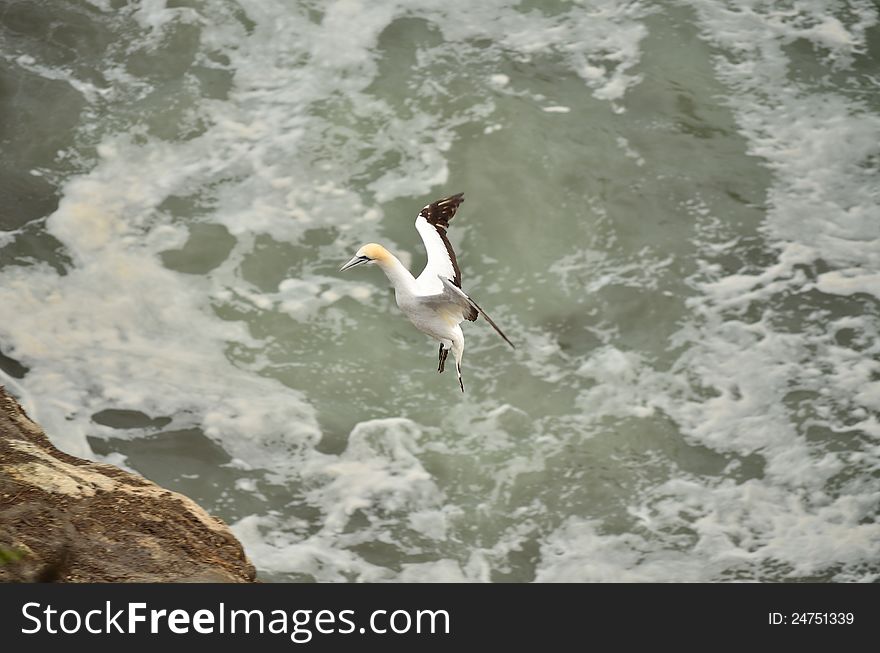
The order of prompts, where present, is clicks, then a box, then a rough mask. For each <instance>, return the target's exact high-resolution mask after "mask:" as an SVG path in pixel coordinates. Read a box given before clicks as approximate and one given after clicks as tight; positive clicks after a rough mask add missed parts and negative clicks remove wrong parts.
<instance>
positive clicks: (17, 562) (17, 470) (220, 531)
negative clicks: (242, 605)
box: [0, 386, 255, 583]
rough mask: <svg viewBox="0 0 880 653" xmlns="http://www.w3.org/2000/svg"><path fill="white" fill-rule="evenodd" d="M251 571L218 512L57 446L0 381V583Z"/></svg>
mask: <svg viewBox="0 0 880 653" xmlns="http://www.w3.org/2000/svg"><path fill="white" fill-rule="evenodd" d="M254 577H255V570H254V567H253V565H251V564H250V562H249V561H248V559H247V557H246V556H245V554H244V550H243V549H242V547H241V544H240V543H239V542H238V540H236V539H235V536H234V535H233V534H232V532H231V531H230V530H229V528H228V527H227V526H226V524H224V523H223V522H222V521H221V520H220V519H218V518H216V517H212V516H211V515H209V514H208V513H207V512H205V511H204V510H203V509H202V508H200V507H199V506H198V505H197V504H196V503H194V502H193V501H192V500H191V499H189V498H187V497H185V496H183V495H182V494H178V493H176V492H169V491H168V490H166V489H165V488H162V487H159V486H158V485H156V484H155V483H152V482H150V481H148V480H146V479H144V478H142V477H140V476H137V475H135V474H131V473H129V472H126V471H123V470H121V469H119V468H117V467H114V466H112V465H106V464H100V463H95V462H92V461H88V460H82V459H80V458H75V457H74V456H70V455H68V454H65V453H64V452H62V451H59V450H58V449H56V448H55V447H54V446H53V445H52V444H51V443H50V442H49V440H48V438H47V437H46V435H45V433H43V431H42V429H41V428H40V427H39V426H37V425H36V424H35V423H34V422H32V421H31V420H30V418H29V417H28V416H27V415H26V414H25V412H24V410H23V409H22V408H21V406H20V405H19V404H18V402H17V401H15V399H13V398H12V397H10V396H9V395H8V394H7V393H6V391H5V390H4V389H3V387H2V386H0V581H7V582H9V581H11V582H86V583H101V582H142V583H143V582H145V583H150V582H212V583H218V582H221V583H222V582H226V583H244V582H252V581H253V580H254Z"/></svg>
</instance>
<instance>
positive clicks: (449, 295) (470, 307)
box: [423, 275, 516, 349]
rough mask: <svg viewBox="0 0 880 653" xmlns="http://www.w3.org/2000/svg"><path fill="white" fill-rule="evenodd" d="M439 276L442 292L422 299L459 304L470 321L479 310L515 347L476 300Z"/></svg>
mask: <svg viewBox="0 0 880 653" xmlns="http://www.w3.org/2000/svg"><path fill="white" fill-rule="evenodd" d="M439 277H440V283H442V284H443V293H441V294H440V295H434V296H432V297H425V298H423V299H424V300H427V301H430V300H432V299H436V300H438V301H439V300H441V298H442V300H443V301H446V302H449V303H452V304H456V305H458V306H461V307H462V308H464V309H465V314H464V316H465V318H466V319H468V320H470V321H471V322H473V321H474V320H476V319H477V313H478V312H479V314H480V315H482V316H483V317H484V318H486V322H488V323H489V324H491V325H492V328H493V329H495V331H497V332H498V335H499V336H501V337H502V338H504V342H506V343H507V344H508V345H510V346H511V347H513V348H514V349H516V345H514V344H513V343H512V342H510V338H508V337H507V336H506V335H504V332H503V331H502V330H501V329H499V328H498V325H497V324H495V321H494V320H493V319H492V318H491V317H489V316H488V315H486V311H484V310H483V309H482V308H480V307H479V305H478V304H477V302H475V301H474V300H473V299H471V298H470V297H468V296H467V294H465V292H464V291H463V290H462V289H461V288H459V287H458V286H456V285H455V284H453V283H452V281H450V280H449V279H447V278H446V277H444V276H442V275H439Z"/></svg>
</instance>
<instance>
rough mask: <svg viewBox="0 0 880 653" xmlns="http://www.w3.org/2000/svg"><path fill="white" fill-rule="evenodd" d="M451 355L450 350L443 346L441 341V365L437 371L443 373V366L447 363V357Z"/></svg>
mask: <svg viewBox="0 0 880 653" xmlns="http://www.w3.org/2000/svg"><path fill="white" fill-rule="evenodd" d="M447 356H449V350H448V349H444V348H443V343H442V342H441V343H440V365H439V367H438V368H437V371H438V372H440V373H441V374H442V373H443V366H444V365H445V363H446V357H447Z"/></svg>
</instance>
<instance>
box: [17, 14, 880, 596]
mask: <svg viewBox="0 0 880 653" xmlns="http://www.w3.org/2000/svg"><path fill="white" fill-rule="evenodd" d="M455 192H464V193H465V197H466V202H465V204H464V205H463V206H462V208H461V209H460V211H459V213H458V215H457V216H456V218H455V221H454V222H453V224H452V227H451V229H450V232H449V235H450V238H451V240H452V242H453V243H454V245H455V246H456V248H457V251H458V254H459V263H460V265H461V268H462V277H463V287H464V288H465V290H466V291H468V292H469V293H470V294H471V295H472V296H473V297H474V298H475V299H476V300H477V301H478V302H479V303H480V304H481V305H482V306H483V307H484V308H485V309H486V310H487V312H488V313H489V314H490V315H492V316H493V318H494V319H495V320H496V321H497V322H498V323H499V325H500V326H501V327H502V328H503V329H504V330H505V332H506V333H507V334H508V335H509V336H510V337H511V339H512V340H514V342H515V343H516V344H517V349H516V350H515V351H514V350H511V349H510V348H509V347H507V345H506V344H505V343H504V342H503V341H502V340H501V339H500V338H498V337H497V335H496V334H495V333H494V332H493V331H492V330H491V328H490V327H489V326H488V324H487V323H486V322H484V321H482V320H481V321H477V322H475V323H466V324H465V325H464V327H465V337H466V342H467V350H466V353H465V358H464V381H465V385H466V389H467V392H466V394H464V395H462V394H461V393H460V392H459V389H458V384H457V382H456V379H455V376H454V372H451V371H450V370H447V372H446V373H445V374H443V375H438V374H437V372H436V363H437V359H436V356H437V352H436V346H435V343H434V342H433V341H431V340H429V339H428V338H427V337H425V336H423V335H422V334H420V333H419V332H417V331H416V330H415V329H414V328H413V327H412V326H410V325H409V323H408V322H406V320H405V319H404V318H403V317H402V316H401V315H400V314H399V312H398V310H397V308H396V306H395V304H394V300H393V295H392V293H391V291H390V290H389V287H388V283H387V281H386V279H385V277H384V275H382V274H381V272H380V271H379V270H378V269H375V268H359V269H357V270H352V271H350V272H347V273H344V274H340V273H338V272H337V270H338V268H339V266H340V265H341V264H342V263H344V262H345V261H347V260H348V259H349V258H350V257H351V255H352V254H353V253H354V251H355V250H356V249H357V247H358V246H359V245H361V244H362V243H365V242H370V241H378V242H382V243H384V244H385V245H386V246H387V247H388V248H389V249H391V250H392V251H394V252H396V253H397V254H398V255H399V256H400V258H401V259H402V260H403V261H404V262H405V263H407V264H410V265H411V266H412V268H413V269H414V270H415V271H416V272H418V270H419V269H420V266H421V265H422V264H423V261H424V252H423V250H422V246H421V242H420V240H419V238H418V234H417V233H416V231H415V229H414V228H413V221H414V219H415V215H416V214H417V212H418V210H419V209H420V208H421V207H422V206H423V205H424V204H426V203H427V202H429V201H432V200H434V199H437V198H439V197H443V196H445V195H448V194H452V193H455ZM0 200H2V201H0V369H2V372H0V383H2V384H4V385H6V387H7V388H8V389H9V390H10V391H11V392H13V393H14V394H15V395H17V396H18V397H19V398H20V399H21V401H22V402H23V403H24V405H25V407H26V409H27V410H28V411H29V412H30V413H31V415H32V416H33V417H34V418H35V419H37V420H38V421H39V422H40V423H41V424H42V425H43V426H44V428H45V429H46V431H47V432H48V434H49V436H50V437H51V439H52V440H53V442H55V444H56V445H58V446H59V447H60V448H62V449H64V450H65V451H68V452H70V453H72V454H75V455H79V456H85V457H88V458H93V459H96V460H103V461H109V462H113V463H115V464H118V465H122V466H124V467H126V468H128V469H132V470H135V471H137V472H139V473H141V474H143V475H145V476H147V477H148V478H151V479H153V480H155V481H157V482H159V483H161V484H164V485H165V486H167V487H169V488H172V489H175V490H178V491H181V492H184V493H186V494H188V495H189V496H191V497H193V498H194V499H196V500H197V501H199V502H200V503H201V504H202V505H203V506H205V507H206V508H207V509H208V510H210V511H211V512H213V513H214V514H217V515H219V516H221V517H222V518H224V519H225V520H226V521H227V522H228V523H230V524H231V525H232V528H233V530H234V532H235V533H236V535H237V536H238V537H239V538H240V539H241V540H242V542H243V543H244V545H245V548H246V550H247V552H248V554H249V555H250V557H251V559H252V560H253V562H254V563H255V565H256V566H257V568H258V570H259V573H260V577H261V578H262V579H263V580H266V581H321V582H324V581H350V582H356V581H395V582H396V581H474V582H476V581H490V582H500V581H518V582H525V581H536V582H553V581H579V582H580V581H742V580H746V581H767V582H779V581H806V580H812V581H831V582H853V581H863V582H865V581H867V582H876V581H877V580H880V525H878V523H877V516H878V508H880V420H878V415H880V340H878V331H880V9H878V6H877V5H876V3H874V2H870V1H867V0H850V1H834V0H783V1H777V2H770V1H762V0H678V1H669V2H661V1H660V0H653V1H651V0H582V1H571V2H566V1H563V0H546V1H540V0H524V1H522V2H516V1H513V0H485V1H481V2H471V1H470V0H443V1H439V0H412V1H408V2H405V1H403V0H398V1H392V0H377V1H375V2H367V1H366V0H363V1H358V0H336V1H318V0H311V1H300V0H176V1H175V0H141V1H134V0H132V1H125V0H69V1H63V2H62V1H61V0H0Z"/></svg>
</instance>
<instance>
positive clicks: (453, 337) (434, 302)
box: [342, 193, 513, 392]
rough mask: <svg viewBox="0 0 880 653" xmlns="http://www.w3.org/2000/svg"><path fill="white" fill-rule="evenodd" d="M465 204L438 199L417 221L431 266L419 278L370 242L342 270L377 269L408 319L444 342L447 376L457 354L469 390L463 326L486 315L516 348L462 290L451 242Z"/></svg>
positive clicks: (442, 355) (459, 199) (457, 198)
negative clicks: (450, 359) (451, 223)
mask: <svg viewBox="0 0 880 653" xmlns="http://www.w3.org/2000/svg"><path fill="white" fill-rule="evenodd" d="M463 201H464V197H463V196H462V194H461V193H459V194H458V195H452V196H450V197H447V198H444V199H442V200H438V201H436V202H434V203H432V204H428V205H427V206H425V207H424V208H423V209H422V210H421V212H420V213H419V216H418V217H417V218H416V229H417V230H418V232H419V235H420V236H421V237H422V241H423V242H424V243H425V249H426V250H427V254H428V262H427V264H426V265H425V269H424V270H422V273H421V274H420V275H419V276H418V278H416V277H414V276H413V275H412V274H411V273H410V271H409V270H407V269H406V267H405V266H404V265H403V263H401V262H400V260H399V259H398V258H397V257H396V256H394V254H392V253H391V252H389V251H388V250H387V249H385V248H384V247H383V246H382V245H377V244H376V243H369V244H367V245H364V246H363V247H361V248H360V249H359V250H358V251H357V253H356V254H355V256H354V257H353V258H352V259H351V260H350V261H349V262H348V263H346V264H345V265H343V266H342V270H348V269H350V268H353V267H355V266H357V265H363V264H370V263H372V264H375V265H378V266H379V267H380V268H381V269H382V271H383V272H384V273H385V276H387V277H388V280H389V281H390V282H391V285H392V286H394V296H395V299H396V300H397V306H398V307H399V308H400V310H401V311H403V314H404V315H406V316H407V318H409V321H410V322H412V323H413V325H414V326H415V327H416V328H417V329H418V330H419V331H421V332H423V333H426V334H427V335H429V336H431V337H432V338H434V339H436V340H438V341H440V353H439V359H440V364H439V366H438V371H439V372H443V367H444V363H445V361H446V356H447V355H448V353H449V351H450V350H451V351H452V354H453V356H454V357H455V366H456V371H457V372H458V383H459V385H460V387H461V391H462V392H464V383H463V381H462V378H461V360H462V356H463V355H464V334H463V333H462V330H461V326H460V325H461V322H463V321H464V320H470V321H474V320H476V319H477V314H478V313H479V314H482V315H483V317H484V318H486V320H487V321H488V322H489V324H491V325H492V327H493V328H494V329H495V330H496V331H497V332H498V334H499V335H500V336H501V337H502V338H504V340H505V341H507V343H508V344H509V345H510V346H511V347H513V343H511V342H510V340H508V338H507V336H505V335H504V334H503V333H502V332H501V329H499V328H498V326H497V325H496V324H495V322H493V321H492V319H491V318H490V317H489V316H488V315H486V313H485V312H484V311H483V309H481V308H480V307H479V306H477V304H476V302H474V301H473V300H472V299H471V298H470V297H468V296H467V295H466V294H465V293H464V291H462V290H461V273H460V271H459V269H458V263H457V262H456V259H455V252H454V251H453V250H452V245H451V244H450V243H449V240H448V239H447V238H446V229H447V227H448V226H449V221H450V220H451V219H452V218H453V216H454V215H455V211H456V209H457V208H458V206H459V205H460V204H461V203H462V202H463Z"/></svg>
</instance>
